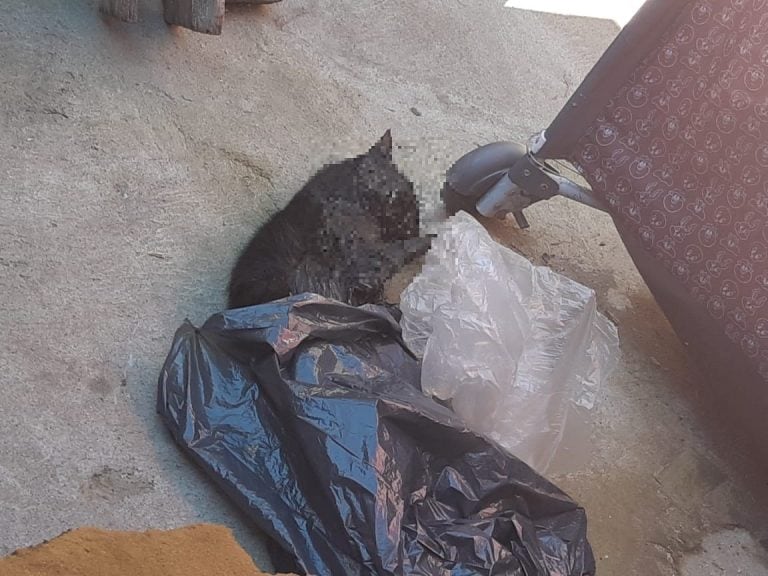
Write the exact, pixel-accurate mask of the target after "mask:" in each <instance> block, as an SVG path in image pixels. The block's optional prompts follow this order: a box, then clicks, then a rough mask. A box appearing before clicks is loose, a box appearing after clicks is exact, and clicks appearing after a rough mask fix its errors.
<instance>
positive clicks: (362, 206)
mask: <svg viewBox="0 0 768 576" xmlns="http://www.w3.org/2000/svg"><path fill="white" fill-rule="evenodd" d="M428 247H429V241H428V239H427V238H422V237H420V236H419V204H418V200H417V197H416V194H415V193H414V191H413V184H412V183H411V182H410V181H409V180H408V179H407V178H406V177H405V176H404V175H403V174H402V173H401V172H400V171H399V170H398V169H397V167H396V166H395V164H394V163H393V162H392V138H391V135H390V132H389V131H387V133H386V134H384V136H383V137H382V138H381V140H380V141H379V142H377V143H376V144H375V145H374V146H373V147H372V148H371V149H370V150H369V151H368V152H366V153H365V154H362V155H360V156H357V157H355V158H349V159H347V160H344V161H342V162H339V163H336V164H330V165H327V166H326V167H325V168H323V169H322V170H320V171H319V172H318V173H317V174H315V175H314V176H313V177H312V178H311V179H310V180H309V182H307V184H306V185H305V186H304V187H303V188H302V189H301V190H300V191H299V192H298V193H297V194H296V195H295V196H294V197H293V199H292V200H291V201H290V202H289V203H288V205H287V206H286V207H285V208H284V209H282V210H281V211H280V212H278V213H276V214H275V215H274V216H273V217H272V218H271V219H270V220H269V221H268V222H267V223H266V224H265V225H264V226H262V227H261V228H260V229H259V230H258V231H257V232H256V234H255V235H254V236H253V238H252V239H251V241H250V242H249V243H248V245H247V246H246V247H245V249H244V250H243V252H242V253H241V255H240V258H239V259H238V261H237V264H236V265H235V267H234V269H233V270H232V275H231V278H230V283H229V307H230V308H241V307H244V306H250V305H254V304H261V303H264V302H270V301H272V300H277V299H279V298H283V297H286V296H289V295H291V294H300V293H302V292H314V293H316V294H320V295H322V296H326V297H329V298H334V299H336V300H340V301H343V302H347V303H348V304H352V305H355V306H358V305H361V304H366V303H375V304H378V303H381V302H382V300H383V290H384V284H385V282H386V281H387V280H388V279H389V277H390V276H392V275H393V274H394V273H395V272H396V271H397V270H398V269H399V268H400V267H401V266H403V265H404V264H406V263H407V262H408V261H410V260H411V259H413V258H414V257H415V256H417V255H419V254H423V253H424V252H426V250H427V248H428Z"/></svg>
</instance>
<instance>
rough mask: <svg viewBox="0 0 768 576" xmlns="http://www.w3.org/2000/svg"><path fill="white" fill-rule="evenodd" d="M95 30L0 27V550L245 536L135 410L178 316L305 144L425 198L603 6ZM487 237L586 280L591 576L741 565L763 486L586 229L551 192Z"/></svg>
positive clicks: (92, 18) (34, 22) (541, 89)
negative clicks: (365, 164)
mask: <svg viewBox="0 0 768 576" xmlns="http://www.w3.org/2000/svg"><path fill="white" fill-rule="evenodd" d="M159 4H160V2H159V0H158V1H155V0H153V1H151V2H150V1H146V2H144V3H143V4H142V6H141V8H142V10H141V22H140V23H138V24H134V25H126V24H119V23H114V22H105V21H103V20H102V19H101V18H100V17H99V15H98V13H97V10H96V2H95V1H88V0H71V1H69V2H58V1H54V0H32V1H29V2H21V1H18V2H9V3H6V6H5V7H4V10H3V12H4V13H3V18H2V19H0V55H1V56H0V291H1V292H2V298H0V339H2V345H1V346H0V390H1V391H2V397H1V398H2V399H1V400H0V554H5V553H8V552H10V551H11V550H13V549H15V548H17V547H20V546H26V545H30V544H34V543H37V542H40V541H41V540H43V539H46V538H50V537H52V536H55V535H57V534H58V533H60V532H62V531H63V530H66V529H68V528H71V527H74V526H81V525H99V526H104V527H110V528H124V529H139V528H145V527H150V526H151V527H158V528H163V527H171V526H178V525H182V524H187V523H191V522H197V521H212V522H219V523H223V524H226V525H228V526H231V527H232V528H234V529H235V531H236V534H237V537H238V538H239V540H240V541H241V542H242V543H243V544H244V545H245V546H246V548H247V549H248V550H249V551H250V552H251V553H252V554H253V555H254V556H255V558H256V560H257V562H258V563H260V564H261V565H263V566H267V565H268V561H267V560H266V557H265V554H264V551H263V547H262V545H261V543H260V540H259V537H258V534H257V533H256V531H255V530H254V529H253V528H252V527H251V526H248V524H247V522H246V521H245V520H244V518H243V517H242V516H241V515H240V514H239V513H238V512H237V511H236V510H235V509H234V508H233V507H232V506H230V505H229V504H228V503H227V502H226V501H225V500H224V498H223V497H221V496H220V495H219V494H218V493H217V491H216V490H215V489H214V488H213V487H212V486H211V484H210V483H209V482H207V481H206V479H205V478H204V477H203V476H202V475H201V474H200V473H199V472H197V471H196V470H195V468H194V467H193V466H192V465H191V464H190V463H189V462H188V461H187V460H186V459H185V458H184V457H182V455H181V454H180V453H179V451H178V450H177V448H176V447H175V446H174V445H173V444H172V443H171V441H170V439H169V437H168V435H167V434H166V432H165V430H164V429H163V427H162V426H161V425H160V423H159V421H158V419H157V418H156V416H155V414H154V395H155V380H156V376H157V373H158V370H159V367H160V365H161V363H162V361H163V358H164V355H165V354H166V352H167V349H168V346H169V344H170V341H171V338H172V336H173V332H174V330H175V329H176V327H177V326H178V324H179V323H180V322H181V321H182V320H183V319H184V318H185V317H189V318H190V319H192V320H193V321H195V322H201V321H202V320H204V319H205V318H206V317H207V316H208V315H209V314H211V313H213V312H215V311H217V310H219V309H220V308H222V306H223V304H224V287H225V285H226V279H227V274H228V269H229V267H230V265H231V264H232V261H233V258H234V257H235V255H236V251H237V249H238V247H239V246H240V245H241V244H242V243H243V242H244V241H245V240H246V238H247V237H248V236H249V234H250V233H251V232H252V230H253V229H254V228H255V227H256V226H257V225H258V224H259V223H260V222H262V221H263V219H264V218H265V217H266V216H267V215H268V214H270V213H271V212H272V211H274V210H275V209H276V208H278V207H279V206H280V205H282V204H283V203H284V202H286V201H287V200H288V198H289V197H290V195H291V194H292V193H293V192H294V191H295V190H297V189H298V187H299V186H300V185H301V183H302V182H303V181H304V180H305V179H306V178H307V176H308V175H309V174H310V173H311V171H312V170H313V169H315V168H317V167H319V166H320V165H321V163H322V162H324V161H327V160H328V159H329V158H334V157H339V156H343V155H347V154H351V153H358V152H360V151H362V150H364V149H365V148H366V147H367V146H368V145H369V144H370V143H372V142H373V141H374V140H375V139H376V138H377V137H378V136H379V135H380V134H381V133H383V132H384V130H385V129H387V128H392V129H393V133H394V137H395V141H396V143H397V144H399V146H400V147H399V148H398V150H397V159H398V161H399V162H400V163H401V164H402V166H403V168H404V169H405V170H406V171H407V173H408V174H409V175H410V176H411V177H412V178H413V179H414V181H415V182H416V183H417V184H418V187H419V190H420V191H421V192H422V194H423V197H424V199H425V208H426V209H427V210H432V209H433V208H434V207H435V204H434V199H435V197H436V193H437V190H438V187H439V182H440V178H441V174H442V173H443V171H444V170H445V168H446V167H447V166H448V165H449V164H450V163H451V161H452V160H454V159H455V158H457V157H458V156H459V155H460V154H461V153H463V152H465V151H467V150H469V149H471V148H473V147H474V146H476V145H478V144H482V143H486V142H489V141H493V140H497V139H525V138H527V136H528V135H530V134H531V133H533V132H536V131H538V130H540V129H542V128H543V127H545V126H546V124H547V122H548V121H549V120H551V119H552V118H553V117H554V115H555V114H556V113H557V112H558V110H559V109H560V107H561V106H562V104H563V103H564V101H565V100H566V98H567V97H568V95H569V94H570V93H571V91H572V90H573V89H574V88H575V87H576V86H577V84H578V82H579V80H580V79H581V78H582V77H583V75H584V74H585V73H586V72H587V71H588V70H589V68H590V67H591V65H592V64H593V63H594V62H595V60H596V59H597V58H598V57H599V55H600V54H601V53H602V51H603V50H604V49H605V47H606V46H607V45H608V43H609V42H610V41H611V39H612V38H613V37H614V36H615V34H616V33H617V28H616V26H615V25H614V24H613V23H611V22H608V21H600V20H591V19H583V18H572V17H561V16H555V15H546V14H540V13H534V12H526V11H520V10H515V9H510V8H504V7H503V2H502V0H472V1H471V2H470V1H469V0H431V1H426V0H424V1H421V2H396V1H394V0H333V1H331V0H284V1H283V2H282V3H280V4H275V5H272V6H268V7H266V6H265V7H256V8H254V7H237V8H233V9H231V10H229V11H228V13H227V16H226V21H225V26H224V34H223V36H221V37H206V36H203V35H199V34H195V33H191V32H188V31H185V30H173V29H168V28H167V27H166V26H165V24H164V23H163V19H162V16H161V12H160V7H159ZM529 219H530V220H531V222H532V225H533V227H532V229H530V230H529V231H527V232H520V231H517V230H516V229H515V228H514V227H513V226H512V225H510V224H503V223H493V224H491V228H492V231H493V232H494V233H495V234H497V236H499V237H500V238H501V239H503V241H505V242H506V243H508V244H510V245H512V246H514V247H516V248H517V249H518V250H520V251H521V252H522V253H524V254H525V255H527V256H529V257H530V258H532V259H533V260H535V261H536V262H538V263H541V262H548V263H549V264H550V265H551V266H553V267H554V268H555V269H557V270H558V271H561V272H564V273H566V274H568V275H570V276H572V277H574V278H576V279H577V280H579V281H581V282H583V283H586V284H588V285H591V286H593V287H594V288H595V289H596V290H597V291H598V295H599V299H600V303H601V306H602V308H603V310H605V311H606V313H607V314H609V315H610V316H611V317H612V318H613V319H614V320H615V321H616V322H617V323H618V325H619V330H620V333H621V338H622V349H623V358H622V362H621V365H620V367H619V369H618V370H617V372H616V373H615V374H614V376H613V377H612V378H611V380H610V382H609V383H608V384H607V386H606V389H605V394H604V399H603V401H602V404H601V405H600V408H599V410H598V413H597V414H596V434H595V437H594V442H593V445H594V446H593V447H594V450H593V452H594V454H593V457H592V460H591V461H590V462H587V463H585V464H584V465H583V466H581V467H580V468H578V469H574V470H572V471H570V472H569V473H568V474H566V475H563V476H560V477H557V478H555V481H556V482H557V483H558V484H560V485H561V486H562V487H563V488H565V489H566V490H568V491H569V492H570V493H571V494H572V495H573V496H574V497H575V498H576V499H578V500H579V501H580V502H581V503H583V504H584V505H585V506H586V508H587V511H588V515H589V520H590V538H591V541H592V543H593V546H594V548H595V551H596V554H597V556H598V557H599V560H598V566H599V569H600V570H599V571H600V573H601V574H623V575H643V576H655V575H660V576H661V575H664V576H666V575H679V576H687V575H697V576H708V575H721V574H749V575H760V574H768V568H767V566H768V564H766V556H767V555H768V553H767V552H766V542H767V540H766V538H768V522H766V515H767V514H766V510H768V508H766V506H765V503H766V499H765V493H764V492H765V490H766V486H765V480H764V477H761V476H759V475H758V474H757V472H756V467H755V466H754V465H753V463H751V462H750V460H749V457H748V456H749V455H748V454H746V455H745V454H742V453H741V451H740V450H739V449H738V444H737V443H735V442H733V441H731V440H730V438H731V437H730V436H729V435H728V434H726V433H725V432H723V431H721V430H719V429H718V428H717V427H715V426H714V425H713V424H712V423H711V421H710V420H709V419H707V417H706V416H707V415H706V414H705V413H704V411H703V410H700V409H699V408H697V406H698V403H697V402H696V390H697V388H696V378H695V376H694V375H693V372H691V371H690V369H689V367H688V366H687V364H686V362H685V359H684V357H683V354H682V349H681V346H680V345H679V344H678V342H677V340H676V339H675V337H674V335H673V334H672V332H671V330H670V328H669V326H668V324H667V323H666V321H665V320H664V318H663V317H662V315H661V314H660V312H659V310H658V308H657V307H656V305H655V303H654V302H653V300H652V298H651V297H650V295H649V293H648V291H647V289H646V288H645V287H644V285H643V283H642V281H641V280H640V278H639V277H638V275H637V273H636V272H635V271H634V268H633V266H632V264H631V262H630V260H629V258H628V256H627V255H626V253H625V252H624V251H623V248H622V246H621V244H620V242H619V240H618V237H617V235H616V234H615V232H614V230H613V228H612V225H611V222H610V220H609V219H607V218H605V217H602V216H600V215H595V214H594V213H592V212H591V211H589V210H588V209H585V208H581V207H579V206H572V205H571V204H569V203H568V202H565V201H553V202H551V203H549V204H547V205H544V206H541V207H538V208H536V209H535V210H532V211H531V214H530V216H529Z"/></svg>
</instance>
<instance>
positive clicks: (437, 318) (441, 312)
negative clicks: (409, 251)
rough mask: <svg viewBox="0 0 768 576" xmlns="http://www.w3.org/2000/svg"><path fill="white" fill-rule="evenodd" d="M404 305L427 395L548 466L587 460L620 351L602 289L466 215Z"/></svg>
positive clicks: (442, 238)
mask: <svg viewBox="0 0 768 576" xmlns="http://www.w3.org/2000/svg"><path fill="white" fill-rule="evenodd" d="M401 308H402V312H403V317H402V320H401V326H402V328H403V337H404V339H405V342H406V343H407V344H408V345H409V347H410V348H411V349H412V350H413V351H414V352H415V353H416V354H417V355H418V356H420V357H422V358H423V367H422V374H421V386H422V389H423V391H424V392H425V393H426V394H431V395H433V396H435V397H437V398H439V399H441V400H449V401H450V402H451V405H452V407H453V409H454V411H455V412H456V413H457V414H458V415H459V416H461V418H462V419H463V420H464V421H465V423H466V424H467V425H468V426H469V427H470V428H472V429H474V430H475V431H476V432H478V433H480V434H483V435H485V436H486V437H489V438H491V439H492V440H494V441H496V442H497V443H499V444H501V445H502V446H503V447H505V448H506V449H507V450H509V451H510V452H512V453H513V454H514V455H515V456H517V457H518V458H520V459H521V460H523V461H525V462H526V463H528V464H529V465H530V466H532V467H533V468H535V469H536V470H538V471H539V472H542V473H549V474H556V473H559V472H565V471H572V470H574V469H575V467H577V466H578V465H579V464H580V463H583V462H584V461H585V459H586V458H587V456H588V454H589V452H588V448H589V433H590V416H591V413H592V411H593V409H594V407H595V403H596V399H597V393H598V390H599V388H600V384H601V382H602V381H603V380H604V378H605V376H606V375H607V374H608V373H609V372H610V371H611V370H612V369H613V367H614V366H615V364H616V361H617V358H618V354H619V339H618V333H617V330H616V327H615V326H614V325H613V324H612V323H611V322H610V321H609V320H608V319H607V318H605V317H604V316H603V315H602V314H600V313H599V312H597V308H596V299H595V293H594V291H593V290H591V289H590V288H587V287H586V286H582V285H581V284H579V283H578V282H575V281H573V280H570V279H569V278H566V277H565V276H562V275H560V274H557V273H556V272H553V271H552V270H550V269H549V268H546V267H541V266H534V265H533V264H531V263H530V262H529V261H528V260H526V259H525V258H524V257H522V256H520V255H519V254H516V253H515V252H513V251H512V250H510V249H508V248H505V247H503V246H501V245H500V244H498V243H497V242H495V241H494V240H493V239H492V238H491V236H490V235H489V234H488V232H487V231H486V230H485V228H483V226H482V225H481V224H480V223H479V222H477V221H476V220H475V219H474V218H472V217H471V216H469V215H468V214H466V213H464V212H460V213H459V214H457V215H456V216H454V217H453V218H451V219H450V220H449V221H448V222H447V223H446V225H445V227H444V228H443V230H442V231H441V232H440V233H439V235H438V237H437V238H436V239H435V241H434V242H433V244H432V249H431V250H430V252H429V254H428V255H427V259H426V263H425V265H424V268H423V270H422V272H421V274H420V275H419V276H417V277H416V278H415V279H414V280H413V282H412V283H411V284H410V285H409V286H408V287H407V288H406V290H405V291H404V292H403V294H402V297H401Z"/></svg>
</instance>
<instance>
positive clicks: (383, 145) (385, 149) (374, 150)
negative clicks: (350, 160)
mask: <svg viewBox="0 0 768 576" xmlns="http://www.w3.org/2000/svg"><path fill="white" fill-rule="evenodd" d="M368 152H369V154H378V155H379V156H382V157H384V158H386V159H387V160H392V131H391V130H387V131H386V132H384V136H382V137H381V139H380V140H379V141H378V142H376V144H374V145H373V146H372V147H371V149H370V150H369V151H368Z"/></svg>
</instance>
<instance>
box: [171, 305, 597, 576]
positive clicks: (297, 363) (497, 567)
mask: <svg viewBox="0 0 768 576" xmlns="http://www.w3.org/2000/svg"><path fill="white" fill-rule="evenodd" d="M419 370H420V367H419V363H418V361H417V360H416V359H415V358H414V357H413V356H412V355H411V354H410V352H409V351H408V350H407V349H406V348H405V346H404V345H403V344H402V341H401V340H400V332H399V327H398V325H397V323H396V322H395V320H394V319H393V318H392V316H391V315H390V314H389V312H388V311H387V310H386V309H385V308H380V307H376V306H366V307H362V308H353V307H351V306H347V305H344V304H340V303H336V302H334V301H331V300H327V299H324V298H321V297H319V296H314V295H301V296H296V297H292V298H288V299H285V300H281V301H278V302H275V303H272V304H265V305H261V306H255V307H251V308H242V309H239V310H232V311H228V312H224V313H222V314H217V315H215V316H213V317H211V318H210V319H209V320H208V321H207V322H206V323H205V325H204V326H203V327H202V328H200V329H196V328H194V327H193V326H192V325H190V324H188V323H187V324H185V325H183V326H182V327H181V328H180V329H179V331H178V332H177V334H176V337H175V340H174V343H173V347H172V349H171V351H170V354H169V356H168V358H167V360H166V363H165V366H164V367H163V370H162V373H161V375H160V381H159V390H158V411H159V413H160V414H161V415H162V418H163V419H164V421H165V423H166V424H167V426H168V427H169V429H170V430H171V432H172V434H173V435H174V437H175V438H176V440H177V441H178V443H179V444H180V445H181V446H182V447H183V448H184V449H185V450H186V451H187V452H188V453H189V454H190V455H191V456H192V457H193V458H194V459H195V460H196V461H197V462H198V463H199V464H200V465H201V466H202V467H203V468H204V469H205V470H206V472H207V473H208V474H210V475H211V476H212V477H213V478H214V479H215V480H216V481H217V482H218V484H220V485H221V487H222V488H223V489H224V490H225V491H226V493H227V494H228V495H229V496H230V497H232V498H233V499H234V500H235V501H236V502H237V504H238V505H239V506H241V507H242V508H243V509H244V510H246V511H247V512H248V514H249V515H250V516H251V517H252V518H253V519H254V520H255V522H256V523H257V524H258V526H259V527H261V528H262V529H263V530H264V531H265V532H266V533H267V534H269V535H270V536H271V537H272V538H274V539H275V540H276V542H277V543H278V544H279V545H280V547H282V548H283V549H284V550H286V551H288V552H289V553H290V554H292V555H293V556H294V557H295V558H296V560H297V562H298V565H299V566H300V567H301V568H302V569H303V570H305V571H306V572H307V573H309V574H314V575H317V576H325V575H334V576H342V575H353V574H366V575H368V574H377V575H385V574H392V575H403V574H429V575H432V574H441V575H448V574H450V575H454V576H459V575H462V576H463V575H470V574H472V575H475V574H505V575H519V576H523V575H524V576H534V575H547V576H555V575H557V576H566V575H568V576H572V575H573V576H582V575H586V574H594V570H595V568H594V558H593V555H592V551H591V549H590V546H589V543H588V542H587V539H586V515H585V512H584V510H583V509H582V508H580V507H579V506H578V505H577V504H575V503H574V502H573V501H572V500H571V499H570V498H569V497H568V496H567V495H565V494H564V493H563V492H561V491H560V490H559V489H558V488H557V487H555V486H554V485H552V484H551V483H549V482H548V481H547V480H545V479H543V478H542V477H540V476H538V475H537V474H536V473H535V472H534V471H533V470H532V469H530V468H529V467H528V466H526V465H525V464H524V463H522V462H521V461H519V460H517V459H515V458H514V457H512V456H510V455H508V454H507V453H506V452H504V451H503V450H502V449H501V448H499V447H497V446H496V445H494V444H493V443H491V442H489V441H487V440H485V439H483V438H481V437H479V436H477V435H476V434H474V433H472V432H470V431H469V430H467V429H466V427H465V426H464V425H463V424H462V423H461V421H460V420H459V419H458V418H457V417H456V416H455V415H454V414H453V413H452V412H451V411H450V410H449V409H447V408H445V407H444V406H441V405H440V404H438V403H437V402H435V401H433V400H432V399H430V398H427V397H425V396H424V395H422V394H421V392H420V390H419V387H418V383H419Z"/></svg>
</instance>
